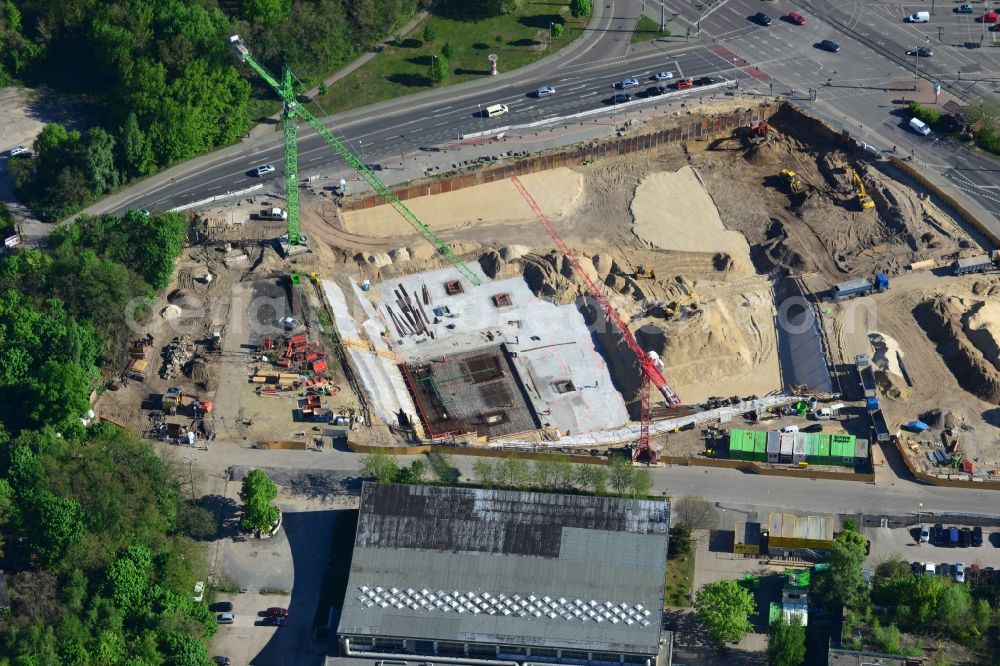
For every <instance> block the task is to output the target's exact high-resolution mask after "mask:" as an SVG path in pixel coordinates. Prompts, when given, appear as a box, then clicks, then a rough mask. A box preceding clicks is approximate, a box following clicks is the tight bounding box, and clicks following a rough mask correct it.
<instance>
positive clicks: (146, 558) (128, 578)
mask: <svg viewBox="0 0 1000 666" xmlns="http://www.w3.org/2000/svg"><path fill="white" fill-rule="evenodd" d="M152 567H153V553H152V551H150V550H149V548H147V547H146V546H143V545H140V544H134V545H132V546H129V547H128V548H126V549H125V552H124V553H123V555H122V557H121V558H119V559H118V560H117V561H115V562H112V564H111V566H109V567H108V570H107V572H106V574H105V576H106V578H107V591H108V596H109V597H110V598H111V600H112V601H113V602H114V604H115V606H116V607H117V608H118V609H120V610H121V611H123V612H124V613H125V614H126V615H131V614H133V613H135V612H136V611H137V610H138V609H139V608H141V607H142V606H144V605H145V603H146V595H147V594H148V592H149V583H150V574H151V572H152Z"/></svg>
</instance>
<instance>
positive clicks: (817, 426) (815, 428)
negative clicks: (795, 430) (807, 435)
mask: <svg viewBox="0 0 1000 666" xmlns="http://www.w3.org/2000/svg"><path fill="white" fill-rule="evenodd" d="M802 432H823V424H822V423H812V424H810V425H807V426H806V427H805V428H803V429H802Z"/></svg>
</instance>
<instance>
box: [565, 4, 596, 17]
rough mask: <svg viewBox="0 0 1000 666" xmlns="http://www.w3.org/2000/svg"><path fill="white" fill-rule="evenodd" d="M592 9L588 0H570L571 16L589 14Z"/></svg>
mask: <svg viewBox="0 0 1000 666" xmlns="http://www.w3.org/2000/svg"><path fill="white" fill-rule="evenodd" d="M593 11H594V8H593V7H592V6H591V4H590V0H571V2H570V3H569V12H570V14H572V15H573V18H580V17H581V16H590V14H591V13H592V12H593Z"/></svg>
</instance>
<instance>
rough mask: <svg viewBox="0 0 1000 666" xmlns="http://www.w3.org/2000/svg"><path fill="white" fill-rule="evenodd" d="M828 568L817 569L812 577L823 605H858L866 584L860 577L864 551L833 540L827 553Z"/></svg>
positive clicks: (828, 606) (853, 606) (863, 594)
mask: <svg viewBox="0 0 1000 666" xmlns="http://www.w3.org/2000/svg"><path fill="white" fill-rule="evenodd" d="M829 564H830V566H829V568H827V569H826V570H825V571H818V572H816V575H815V577H814V579H813V580H814V581H815V586H816V591H817V593H818V596H819V597H820V598H821V599H823V600H824V605H825V606H826V607H827V608H828V609H831V608H834V607H836V606H837V605H838V604H843V605H845V606H848V607H850V608H856V607H858V606H859V605H860V604H861V602H862V601H863V600H864V598H865V593H866V592H867V586H866V585H865V582H864V580H863V579H862V576H861V574H862V566H863V564H864V551H861V554H859V553H858V551H857V550H856V549H855V548H852V547H851V546H849V545H845V544H844V543H843V542H842V541H837V540H835V541H834V543H833V548H831V549H830V554H829Z"/></svg>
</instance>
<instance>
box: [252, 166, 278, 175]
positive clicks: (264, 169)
mask: <svg viewBox="0 0 1000 666" xmlns="http://www.w3.org/2000/svg"><path fill="white" fill-rule="evenodd" d="M254 173H256V174H257V175H258V176H266V175H267V174H269V173H274V165H273V164H261V165H260V166H259V167H257V168H256V169H254Z"/></svg>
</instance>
